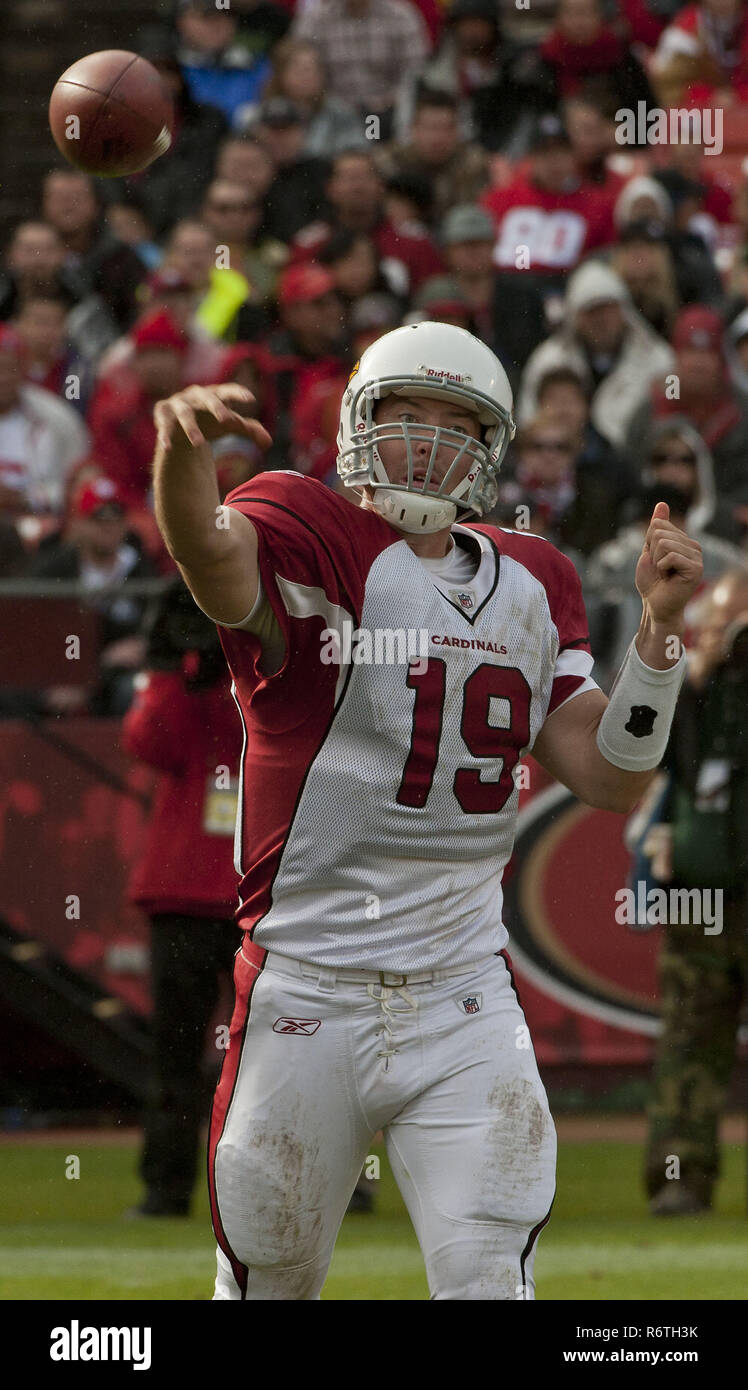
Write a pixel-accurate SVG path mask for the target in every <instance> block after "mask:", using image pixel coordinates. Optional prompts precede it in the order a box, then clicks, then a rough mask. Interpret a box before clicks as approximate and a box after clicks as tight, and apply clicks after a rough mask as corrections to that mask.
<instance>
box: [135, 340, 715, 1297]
mask: <svg viewBox="0 0 748 1390" xmlns="http://www.w3.org/2000/svg"><path fill="white" fill-rule="evenodd" d="M251 406H252V399H251V396H250V394H249V393H248V392H247V391H246V390H244V389H243V388H239V387H237V386H232V385H225V386H218V387H214V388H203V387H197V386H192V387H189V388H188V389H187V390H184V391H181V392H179V393H178V394H177V395H175V396H172V397H171V398H170V399H168V400H166V401H162V402H160V403H159V404H158V406H157V407H156V411H155V419H156V425H157V429H158V443H157V451H156V457H155V463H154V482H155V500H156V513H157V517H158V521H159V525H160V527H161V530H162V533H163V535H164V538H165V540H166V544H167V546H168V548H169V551H170V553H171V554H172V556H173V557H174V559H175V561H176V562H177V564H178V565H179V567H180V569H181V571H182V574H183V575H184V578H185V580H186V582H187V584H188V585H189V587H190V589H191V591H192V593H193V595H194V597H195V600H196V601H197V603H198V604H199V605H200V607H201V608H203V609H204V611H205V612H206V613H207V614H209V616H211V617H212V618H213V619H215V621H216V622H217V623H218V625H219V628H220V633H221V640H222V642H223V646H224V650H225V653H226V657H227V660H228V663H229V666H230V668H231V672H232V675H233V682H234V695H235V700H236V703H237V706H238V709H239V713H240V716H241V719H242V723H243V727H244V752H243V760H242V765H243V773H242V778H243V780H242V792H241V794H240V803H239V813H238V818H237V825H236V840H235V848H236V868H237V872H238V874H239V875H240V883H239V893H240V907H239V909H238V912H237V920H238V922H239V924H240V926H241V927H242V928H243V929H244V933H245V936H244V944H243V946H242V949H241V951H240V952H239V954H238V955H237V958H236V968H235V988H236V999H235V1007H234V1014H233V1018H232V1022H231V1029H230V1043H229V1047H228V1051H227V1053H226V1057H225V1060H224V1065H223V1070H222V1074H221V1079H220V1082H219V1085H218V1088H217V1091H216V1096H215V1100H214V1104H213V1112H212V1118H211V1132H210V1145H209V1184H210V1195H211V1203H212V1211H213V1222H214V1229H215V1233H216V1238H217V1242H218V1252H217V1254H218V1275H217V1280H216V1288H215V1295H214V1296H215V1298H217V1299H315V1298H318V1297H319V1295H320V1290H321V1288H322V1285H323V1282H324V1279H325V1275H326V1272H327V1268H328V1265H329V1262H330V1258H331V1256H332V1251H333V1247H334V1243H335V1239H336V1235H337V1231H338V1228H339V1226H340V1222H341V1220H342V1217H343V1214H344V1212H345V1210H346V1206H347V1203H348V1200H349V1198H350V1195H351V1193H352V1191H353V1188H354V1185H355V1183H356V1179H357V1177H358V1174H359V1172H360V1170H361V1166H362V1162H363V1160H364V1158H365V1156H366V1154H367V1153H368V1150H369V1146H370V1144H371V1142H372V1137H373V1136H374V1135H375V1134H376V1133H377V1131H378V1130H380V1129H381V1130H382V1131H383V1132H384V1135H385V1140H386V1145H387V1151H388V1155H389V1159H390V1162H391V1165H392V1168H393V1172H394V1174H395V1177H396V1179H397V1182H398V1185H399V1187H400V1190H401V1192H402V1194H403V1197H404V1199H405V1201H406V1203H407V1206H408V1209H409V1212H410V1215H411V1217H412V1220H413V1224H414V1226H415V1229H416V1233H417V1235H418V1239H419V1242H420V1245H421V1249H422V1251H423V1254H424V1259H425V1263H426V1270H427V1275H428V1281H429V1287H430V1290H431V1295H432V1297H433V1298H440V1299H524V1298H528V1299H529V1298H532V1297H534V1288H535V1285H534V1278H533V1262H534V1255H535V1246H536V1241H537V1237H538V1234H539V1232H540V1231H541V1229H542V1227H543V1226H544V1225H545V1223H546V1221H547V1220H548V1216H549V1213H550V1208H551V1203H552V1200H553V1195H554V1186H555V1177H554V1174H555V1156H556V1144H555V1133H554V1127H553V1123H552V1120H551V1116H550V1113H549V1109H548V1103H547V1099H546V1095H545V1091H544V1088H543V1085H542V1083H541V1080H540V1077H539V1075H538V1070H537V1066H536V1062H535V1057H534V1053H533V1050H532V1046H531V1043H530V1039H529V1034H528V1030H527V1025H526V1022H525V1017H524V1014H523V1012H522V1009H521V1006H520V1003H519V1000H518V998H517V995H516V991H515V988H514V983H513V979H512V971H511V964H510V960H509V957H508V955H507V952H506V945H507V932H506V929H505V927H504V925H503V923H502V908H501V902H502V899H501V876H502V870H503V868H504V866H505V864H506V862H507V860H508V859H509V856H510V854H511V852H512V843H513V838H514V830H515V822H516V815H517V801H518V786H517V780H518V779H517V769H518V767H519V764H520V760H521V759H522V758H523V756H524V755H525V754H526V753H528V752H529V751H530V750H532V753H533V756H534V757H535V758H537V759H538V760H539V762H540V763H541V764H542V765H543V766H544V767H545V768H547V769H548V771H549V772H550V773H552V775H553V776H554V777H556V778H558V779H559V780H560V781H562V782H563V783H565V785H566V786H567V787H569V788H571V790H572V791H573V792H574V793H575V794H576V795H577V796H578V797H579V798H580V799H581V800H582V801H584V802H586V803H587V804H589V805H591V806H600V807H605V808H607V809H609V810H615V811H621V812H629V811H630V810H631V808H632V806H633V805H634V804H635V802H636V801H637V800H638V798H639V797H640V796H641V794H642V792H643V791H644V789H645V787H646V786H647V785H648V783H649V781H650V780H651V777H652V775H653V769H654V768H655V767H656V766H657V764H658V763H659V762H660V759H661V757H662V754H663V751H664V748H665V743H666V740H667V734H668V729H669V726H670V721H671V719H672V714H673V709H674V705H675V701H676V697H677V693H678V689H679V686H680V683H681V679H682V676H683V670H684V665H685V654H684V652H683V650H682V644H681V643H680V640H679V639H680V634H681V633H682V630H683V607H684V604H685V603H686V601H687V600H688V598H689V596H690V595H691V594H692V593H693V591H694V589H695V587H696V585H697V584H698V582H699V577H700V574H701V561H700V552H699V546H698V545H697V544H696V543H695V542H694V541H691V540H689V538H688V537H687V536H685V535H684V534H683V532H681V531H678V530H676V529H675V527H674V526H673V525H672V524H671V523H670V522H669V520H668V515H667V507H666V506H665V504H662V503H660V504H658V506H657V507H656V508H655V511H654V514H653V517H652V520H651V523H650V525H649V528H648V530H647V533H646V538H645V541H644V546H643V550H642V555H641V559H640V561H639V566H638V569H637V574H636V584H637V588H638V590H639V592H640V594H641V597H642V620H641V626H640V629H639V632H638V633H637V635H636V637H635V638H634V640H632V643H631V647H630V648H629V651H628V654H627V656H626V659H625V661H624V663H623V665H622V667H621V671H620V673H619V676H618V679H617V682H616V685H615V687H614V689H613V691H612V694H611V697H610V699H607V698H606V696H605V695H604V694H603V692H602V691H601V690H600V689H599V688H598V687H597V686H596V684H595V682H594V681H593V680H592V678H591V674H590V673H591V670H592V657H591V655H590V649H589V642H588V635H587V624H586V618H585V612H584V604H583V601H582V596H581V589H580V583H579V579H578V577H577V574H576V571H575V569H574V567H573V565H572V564H571V562H570V561H569V560H568V559H566V557H565V556H563V555H562V554H560V552H559V551H557V550H556V549H555V548H554V547H553V546H552V545H551V544H550V543H549V542H547V541H545V540H544V539H542V538H541V537H538V536H534V535H530V534H522V533H521V532H520V531H511V530H504V529H502V528H497V527H494V526H491V525H488V524H485V523H483V522H481V521H480V517H481V516H483V515H485V514H486V513H487V512H488V511H490V509H491V506H492V505H493V502H494V499H495V497H496V479H497V474H498V471H499V468H500V466H501V461H502V458H503V457H504V453H505V451H506V448H507V445H508V443H509V440H510V438H511V436H512V434H513V431H514V424H513V420H512V395H511V390H510V388H509V384H508V381H507V378H506V374H505V372H504V370H503V368H502V366H501V364H500V363H499V361H498V360H497V358H496V357H495V356H494V355H493V353H492V352H490V350H489V349H488V348H487V347H486V346H485V344H483V343H481V342H479V341H478V340H477V339H476V338H473V337H472V336H471V335H470V334H469V333H466V332H464V331H463V330H462V329H459V328H456V327H452V326H449V325H446V324H440V323H433V322H428V323H419V324H416V325H410V326H407V327H404V328H398V329H395V330H394V331H393V332H390V333H387V334H385V335H384V336H383V337H382V338H380V339H379V340H377V341H376V342H375V343H374V344H373V345H372V346H371V347H369V348H368V349H367V351H366V352H365V353H364V355H363V356H362V358H361V360H360V362H359V363H357V364H356V367H355V369H354V371H353V373H352V375H351V378H350V381H349V383H348V386H347V388H346V390H345V392H344V394H343V399H342V404H341V414H340V430H339V436H338V449H339V452H338V470H339V473H340V476H341V478H342V479H343V482H344V484H345V486H346V487H348V488H350V489H352V491H353V494H356V493H357V494H358V496H359V499H360V506H358V507H354V506H351V505H350V503H349V501H348V500H347V498H346V497H345V496H342V495H338V494H336V493H334V492H332V491H330V490H328V489H327V488H325V487H324V486H323V484H321V483H318V482H316V481H314V480H312V479H308V478H304V477H301V476H300V475H297V474H295V473H292V472H273V473H264V474H260V475H259V476H256V477H255V478H253V479H252V480H251V481H250V482H248V483H245V484H243V485H241V486H239V487H238V488H236V489H235V490H234V491H233V492H232V493H230V494H229V495H228V497H227V498H226V500H225V503H224V504H223V505H222V504H221V501H220V496H219V493H218V490H217V487H216V482H215V468H214V464H213V459H212V455H211V450H210V441H211V440H213V439H215V438H217V437H219V436H220V435H222V434H225V433H231V434H235V433H237V431H240V430H243V431H245V432H246V433H247V434H248V435H249V436H250V437H251V438H253V439H254V440H255V441H256V442H257V443H259V444H261V445H263V446H265V447H266V446H267V444H268V442H269V438H268V436H267V434H266V432H265V431H264V430H263V428H262V426H260V425H259V424H258V422H257V421H254V420H252V419H251V418H249V416H250V414H251ZM217 761H220V759H219V758H217Z"/></svg>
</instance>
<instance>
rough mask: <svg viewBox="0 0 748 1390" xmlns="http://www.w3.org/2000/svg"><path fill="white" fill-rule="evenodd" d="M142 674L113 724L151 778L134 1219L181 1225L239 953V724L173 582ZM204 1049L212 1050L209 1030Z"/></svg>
mask: <svg viewBox="0 0 748 1390" xmlns="http://www.w3.org/2000/svg"><path fill="white" fill-rule="evenodd" d="M146 665H147V670H146V671H145V672H144V673H143V674H142V675H141V676H139V677H138V678H137V682H136V696H135V701H134V704H133V705H132V707H131V709H130V710H129V711H128V713H127V715H126V717H125V720H124V725H123V741H124V746H125V748H126V750H127V751H128V753H129V754H130V755H131V756H132V757H133V758H137V759H139V760H140V761H141V762H145V763H147V764H148V765H149V766H150V767H153V768H155V769H157V771H158V774H159V775H158V780H157V782H156V788H155V796H154V802H153V812H152V815H151V819H150V822H149V825H148V828H147V833H146V844H145V847H144V852H143V854H142V855H141V856H140V858H139V860H138V862H137V864H136V866H135V870H134V873H133V875H132V878H131V882H130V898H131V900H132V901H133V902H135V903H136V904H137V905H138V906H139V907H140V908H141V909H142V910H143V911H144V912H145V913H146V914H147V915H148V917H149V919H150V926H151V981H152V994H153V1018H152V1026H153V1074H152V1078H151V1088H150V1098H149V1103H148V1107H147V1112H146V1119H145V1143H144V1148H143V1152H142V1155H141V1162H140V1175H141V1177H142V1179H143V1182H144V1183H145V1186H146V1194H145V1197H144V1199H143V1201H142V1203H141V1204H140V1206H138V1207H136V1208H135V1209H134V1212H133V1213H132V1214H133V1215H138V1216H187V1215H188V1214H189V1207H190V1198H191V1194H192V1190H193V1187H194V1184H195V1176H196V1164H197V1155H198V1147H199V1136H200V1125H201V1122H202V1120H203V1119H204V1118H206V1117H207V1110H208V1104H207V1102H208V1099H209V1095H210V1091H211V1090H212V1088H213V1086H214V1085H215V1076H211V1077H202V1076H201V1061H202V1058H203V1053H204V1049H205V1034H206V1029H207V1027H208V1024H209V1023H210V1021H211V1018H212V1016H213V1011H214V1009H215V1006H216V1001H217V998H218V991H219V981H220V975H221V972H223V973H225V974H226V975H227V976H228V977H229V979H230V978H231V975H232V971H233V966H234V956H235V954H236V952H237V951H238V949H239V946H240V944H241V933H240V931H239V929H238V927H237V926H236V923H235V922H234V920H233V913H234V907H235V905H236V873H235V871H234V867H233V863H232V859H233V853H232V851H233V837H234V822H235V819H236V802H237V785H238V770H239V757H240V753H241V742H242V726H241V722H240V720H239V719H238V717H237V711H236V706H235V704H234V701H233V699H232V697H231V682H230V677H229V673H228V668H227V666H226V662H225V659H224V656H223V652H222V649H221V644H220V641H219V638H218V634H217V631H216V627H215V624H214V623H213V622H211V620H210V619H209V618H207V617H206V616H205V614H204V613H202V612H201V611H200V609H199V608H198V607H197V605H196V604H195V603H194V601H193V599H192V596H191V594H190V593H189V591H188V590H187V588H186V587H185V585H184V584H183V583H182V582H181V580H175V582H174V584H173V586H172V587H170V588H169V589H168V590H167V591H166V594H165V596H164V598H163V600H162V602H161V605H160V608H159V610H158V612H157V614H156V617H155V621H154V624H153V627H152V630H151V633H150V637H149V643H148V652H147V657H146ZM214 1041H215V1043H216V1047H217V1049H220V1046H221V1035H220V1033H218V1034H217V1035H216V1038H215V1040H214ZM221 1055H222V1054H221V1053H220V1051H219V1050H217V1051H216V1062H217V1063H218V1062H220V1059H221Z"/></svg>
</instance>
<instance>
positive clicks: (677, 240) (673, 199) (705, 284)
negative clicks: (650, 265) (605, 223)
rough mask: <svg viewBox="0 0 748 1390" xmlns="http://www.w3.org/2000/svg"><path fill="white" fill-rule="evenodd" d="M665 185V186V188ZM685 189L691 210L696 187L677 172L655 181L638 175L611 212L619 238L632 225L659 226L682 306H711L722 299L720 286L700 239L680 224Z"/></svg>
mask: <svg viewBox="0 0 748 1390" xmlns="http://www.w3.org/2000/svg"><path fill="white" fill-rule="evenodd" d="M666 184H667V185H668V186H667V187H666V186H665V185H666ZM689 188H690V189H691V192H692V193H693V195H694V199H695V201H693V200H692V204H691V207H692V208H693V207H694V206H696V205H697V203H698V197H700V195H701V189H700V187H699V186H693V187H692V186H691V185H690V184H686V183H684V180H683V178H682V176H680V175H679V174H677V173H674V174H671V175H669V176H668V177H667V178H666V177H665V171H662V172H661V173H659V174H658V175H657V177H656V178H649V177H647V176H646V175H641V176H638V177H636V178H633V179H630V180H629V182H628V183H627V184H626V186H625V188H624V189H623V190H622V192H621V193H620V194H619V197H618V199H617V201H616V205H615V208H614V212H613V217H614V221H615V224H616V227H617V228H618V233H619V236H620V235H621V233H622V232H623V231H624V230H625V229H626V228H627V227H630V226H631V225H632V224H637V225H638V224H640V223H642V222H650V223H652V224H653V225H654V224H657V223H659V224H660V226H661V228H662V237H663V240H664V241H665V242H666V244H667V246H668V249H669V251H670V254H671V256H672V258H673V270H674V273H675V279H676V285H677V289H678V296H679V298H680V300H681V302H682V303H683V304H692V303H694V302H696V303H710V304H711V303H715V304H718V303H720V302H721V300H722V298H723V290H722V283H721V281H720V278H719V275H718V273H717V270H716V268H715V265H714V261H713V260H712V257H711V255H710V253H709V250H708V248H707V246H706V244H705V242H704V239H703V237H701V236H700V235H699V234H698V233H695V232H693V231H691V230H690V229H689V227H688V225H687V221H688V218H687V217H686V218H685V221H684V211H683V210H684V207H685V209H686V213H688V204H687V202H684V199H685V198H686V195H687V194H688V191H689Z"/></svg>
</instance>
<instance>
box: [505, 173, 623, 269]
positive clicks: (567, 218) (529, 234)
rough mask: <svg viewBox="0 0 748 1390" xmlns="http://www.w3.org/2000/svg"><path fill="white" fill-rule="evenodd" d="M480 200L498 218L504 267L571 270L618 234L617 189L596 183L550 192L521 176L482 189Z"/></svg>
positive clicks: (581, 184)
mask: <svg viewBox="0 0 748 1390" xmlns="http://www.w3.org/2000/svg"><path fill="white" fill-rule="evenodd" d="M481 203H482V204H483V206H484V207H485V208H486V209H487V210H488V212H490V214H491V216H492V217H493V219H494V222H495V223H496V244H495V246H494V252H493V259H494V263H495V265H497V266H498V268H499V269H500V270H524V271H527V270H535V271H538V272H541V273H552V272H555V273H556V274H560V273H563V272H565V271H571V270H574V269H575V267H576V266H577V265H579V262H580V261H581V260H582V258H583V257H584V256H586V255H587V253H588V252H589V251H593V250H594V249H595V248H596V247H598V246H608V245H609V244H610V243H611V242H612V241H613V240H614V238H615V227H614V223H613V194H612V192H611V191H610V190H609V189H604V188H597V187H596V186H595V185H594V184H590V183H580V184H579V186H578V187H577V188H575V189H572V190H570V191H568V192H565V193H551V192H549V191H548V190H547V189H544V188H539V187H538V186H537V184H535V183H533V182H532V180H531V179H529V178H527V177H520V178H518V179H515V180H514V181H513V182H512V183H510V184H507V186H506V187H505V188H494V189H491V190H490V191H489V192H488V193H484V195H483V197H482V198H481Z"/></svg>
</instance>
